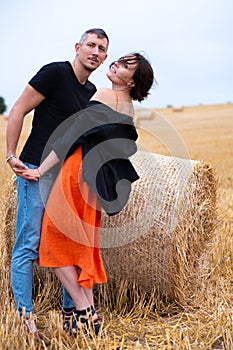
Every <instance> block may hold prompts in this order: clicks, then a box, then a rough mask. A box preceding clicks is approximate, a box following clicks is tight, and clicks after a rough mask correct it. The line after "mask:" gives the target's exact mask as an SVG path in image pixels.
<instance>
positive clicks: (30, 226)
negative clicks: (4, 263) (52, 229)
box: [11, 177, 44, 315]
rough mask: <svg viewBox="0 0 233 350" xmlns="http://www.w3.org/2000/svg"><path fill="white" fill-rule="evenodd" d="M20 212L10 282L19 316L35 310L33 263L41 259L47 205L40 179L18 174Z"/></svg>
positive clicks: (17, 220) (18, 213)
mask: <svg viewBox="0 0 233 350" xmlns="http://www.w3.org/2000/svg"><path fill="white" fill-rule="evenodd" d="M16 184H17V194H18V212H17V218H16V238H15V245H14V248H13V252H12V263H11V281H12V288H13V292H14V297H15V304H16V308H17V309H18V310H19V312H20V315H22V313H23V309H24V310H25V311H26V315H30V314H31V312H32V276H33V262H34V261H35V260H36V259H37V258H38V248H39V242H40V228H41V220H42V216H43V212H44V205H43V202H42V200H41V196H40V189H39V182H33V181H28V180H25V179H22V178H20V177H17V180H16Z"/></svg>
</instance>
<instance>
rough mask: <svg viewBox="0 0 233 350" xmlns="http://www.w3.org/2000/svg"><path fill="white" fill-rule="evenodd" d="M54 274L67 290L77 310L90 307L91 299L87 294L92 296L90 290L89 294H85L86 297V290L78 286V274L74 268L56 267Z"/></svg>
mask: <svg viewBox="0 0 233 350" xmlns="http://www.w3.org/2000/svg"><path fill="white" fill-rule="evenodd" d="M54 272H55V274H56V275H57V277H58V278H59V280H60V281H61V283H62V284H63V285H64V287H65V288H66V289H67V291H68V293H69V294H70V296H71V298H72V299H73V301H74V303H75V306H76V309H77V310H84V309H87V308H88V307H89V306H90V305H92V304H91V300H92V298H91V297H90V296H89V294H90V295H91V294H92V290H90V291H91V292H88V293H87V294H88V297H87V295H86V291H85V290H86V289H87V288H84V287H82V286H80V285H79V284H78V276H79V273H78V270H77V268H76V266H64V267H57V268H55V269H54Z"/></svg>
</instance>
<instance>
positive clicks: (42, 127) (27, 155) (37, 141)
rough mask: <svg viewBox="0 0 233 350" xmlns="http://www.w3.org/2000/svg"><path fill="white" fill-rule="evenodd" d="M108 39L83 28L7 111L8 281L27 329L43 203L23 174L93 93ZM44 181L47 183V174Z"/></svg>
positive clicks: (31, 327) (66, 304) (68, 306)
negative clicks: (71, 52)
mask: <svg viewBox="0 0 233 350" xmlns="http://www.w3.org/2000/svg"><path fill="white" fill-rule="evenodd" d="M108 44H109V39H108V36H107V35H106V33H105V32H104V31H103V30H102V29H99V28H93V29H90V30H87V31H86V32H85V33H84V34H83V35H82V36H81V39H80V41H79V43H76V45H75V51H76V56H75V59H74V61H73V62H68V61H66V62H53V63H50V64H47V65H45V66H44V67H42V68H41V69H40V70H39V71H38V72H37V74H36V75H35V76H34V77H33V78H32V79H31V80H30V81H29V83H28V85H27V86H26V88H25V90H24V91H23V93H22V95H21V96H20V97H19V99H18V100H17V101H16V102H15V104H14V106H13V108H12V109H11V111H10V113H9V117H8V125H7V132H6V140H7V154H6V161H7V162H8V164H9V165H10V167H11V168H12V170H13V171H14V173H15V174H16V175H17V179H16V186H17V196H18V212H17V220H16V239H15V245H14V248H13V252H12V264H11V281H12V288H13V292H14V298H15V303H16V308H17V309H18V310H19V313H20V316H22V315H23V314H25V315H26V324H27V328H28V331H29V332H32V333H37V330H36V327H35V324H34V322H33V323H32V322H31V321H30V320H31V314H32V308H33V306H32V274H33V262H34V261H35V260H37V258H38V248H39V241H40V229H41V221H42V217H43V212H44V203H43V200H42V198H41V195H40V187H39V182H33V181H29V180H26V179H25V178H23V175H22V173H23V172H24V170H25V169H27V168H37V167H38V166H39V165H40V162H41V157H42V154H43V150H44V147H45V145H46V143H47V141H48V139H49V137H50V135H51V134H52V133H53V131H54V130H55V129H56V128H57V127H58V125H59V124H60V123H61V122H63V121H64V120H65V119H67V118H68V117H69V116H71V115H72V114H74V113H76V112H77V111H79V110H81V109H82V108H84V107H85V105H86V104H87V103H88V101H89V99H90V98H91V96H92V95H93V94H94V93H95V91H96V88H95V86H94V85H93V84H92V83H91V82H90V81H89V80H88V78H89V76H90V74H91V73H92V72H93V71H94V70H95V69H97V68H98V67H99V66H100V64H101V63H103V62H104V60H105V59H106V57H107V49H108ZM33 109H35V111H34V117H33V123H32V130H31V133H30V135H29V137H28V139H27V141H26V143H25V145H24V148H23V150H22V152H21V154H20V156H19V158H17V157H16V149H17V144H18V140H19V136H20V133H21V130H22V126H23V121H24V117H25V115H26V114H27V113H29V112H30V111H32V110H33ZM48 182H51V176H50V179H49V178H48ZM51 184H52V183H51ZM51 184H50V186H51ZM73 305H74V304H73V302H72V299H71V298H70V296H69V295H68V293H67V292H66V290H64V295H63V312H64V314H65V313H66V312H67V313H68V314H69V311H71V310H72V307H73Z"/></svg>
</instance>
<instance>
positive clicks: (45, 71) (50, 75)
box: [28, 62, 60, 97]
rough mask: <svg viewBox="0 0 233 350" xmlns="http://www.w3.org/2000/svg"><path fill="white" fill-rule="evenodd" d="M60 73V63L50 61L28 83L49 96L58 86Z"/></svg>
mask: <svg viewBox="0 0 233 350" xmlns="http://www.w3.org/2000/svg"><path fill="white" fill-rule="evenodd" d="M59 73H60V72H59V67H58V65H57V64H56V63H55V62H54V63H49V64H46V65H45V66H43V67H42V68H41V69H40V70H39V71H38V72H37V73H36V75H34V77H33V78H32V79H31V80H30V81H29V82H28V83H29V85H31V86H32V87H33V88H34V89H36V90H37V91H38V92H40V93H41V94H42V95H43V96H45V97H48V96H49V95H50V93H51V92H53V91H54V88H55V87H56V86H57V83H58V79H59V75H60V74H59Z"/></svg>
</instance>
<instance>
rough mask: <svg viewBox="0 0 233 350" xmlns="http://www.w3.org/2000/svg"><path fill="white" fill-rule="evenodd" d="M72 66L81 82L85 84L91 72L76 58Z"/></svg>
mask: <svg viewBox="0 0 233 350" xmlns="http://www.w3.org/2000/svg"><path fill="white" fill-rule="evenodd" d="M71 66H72V68H73V71H74V74H75V75H76V78H77V79H78V81H79V82H80V84H82V85H85V84H86V81H87V79H88V78H89V76H90V74H91V72H88V71H87V70H86V69H85V68H84V67H81V65H80V64H79V63H78V62H77V61H76V60H74V61H72V62H71Z"/></svg>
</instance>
